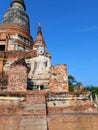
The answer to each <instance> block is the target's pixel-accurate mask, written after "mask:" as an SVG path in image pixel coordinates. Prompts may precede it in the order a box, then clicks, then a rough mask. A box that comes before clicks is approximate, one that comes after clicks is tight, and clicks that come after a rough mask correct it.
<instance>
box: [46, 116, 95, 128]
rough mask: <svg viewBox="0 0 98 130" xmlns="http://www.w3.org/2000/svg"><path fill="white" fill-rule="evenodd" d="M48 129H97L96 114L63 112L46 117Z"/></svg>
mask: <svg viewBox="0 0 98 130" xmlns="http://www.w3.org/2000/svg"><path fill="white" fill-rule="evenodd" d="M48 129H49V130H98V114H86V115H84V114H75V115H74V114H63V115H59V116H56V115H55V116H51V117H49V118H48Z"/></svg>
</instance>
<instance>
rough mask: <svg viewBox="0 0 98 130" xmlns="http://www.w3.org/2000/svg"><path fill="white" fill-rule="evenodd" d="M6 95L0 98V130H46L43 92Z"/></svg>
mask: <svg viewBox="0 0 98 130" xmlns="http://www.w3.org/2000/svg"><path fill="white" fill-rule="evenodd" d="M8 95H9V96H7V95H6V96H2V97H0V130H47V118H46V100H45V92H41V91H27V93H26V94H23V95H22V93H20V94H19V93H15V92H13V93H10V92H9V94H8ZM15 96H16V97H15ZM17 96H18V97H17ZM13 128H14V129H13Z"/></svg>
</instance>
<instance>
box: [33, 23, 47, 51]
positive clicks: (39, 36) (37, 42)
mask: <svg viewBox="0 0 98 130" xmlns="http://www.w3.org/2000/svg"><path fill="white" fill-rule="evenodd" d="M38 46H44V48H46V44H45V41H44V39H43V36H42V30H41V25H40V23H39V24H38V31H37V36H36V40H35V42H34V45H33V50H37V48H38Z"/></svg>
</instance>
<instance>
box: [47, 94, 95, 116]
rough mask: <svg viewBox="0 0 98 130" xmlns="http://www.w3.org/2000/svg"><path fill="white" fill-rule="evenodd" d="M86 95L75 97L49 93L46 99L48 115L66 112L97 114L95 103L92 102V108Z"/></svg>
mask: <svg viewBox="0 0 98 130" xmlns="http://www.w3.org/2000/svg"><path fill="white" fill-rule="evenodd" d="M87 95H88V94H86V93H81V94H80V95H77V94H76V93H66V92H65V93H64V92H62V93H55V92H52V93H51V92H50V93H49V94H48V95H47V97H46V99H47V108H48V114H58V113H66V112H67V113H68V112H69V113H73V112H74V113H77V112H82V113H89V112H90V113H93V112H97V104H96V102H94V105H93V106H92V103H91V101H90V100H89V98H88V97H87Z"/></svg>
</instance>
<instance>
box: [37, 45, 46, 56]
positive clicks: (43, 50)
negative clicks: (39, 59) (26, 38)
mask: <svg viewBox="0 0 98 130" xmlns="http://www.w3.org/2000/svg"><path fill="white" fill-rule="evenodd" d="M44 53H45V49H44V47H42V46H40V47H38V48H37V54H38V55H44Z"/></svg>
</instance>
